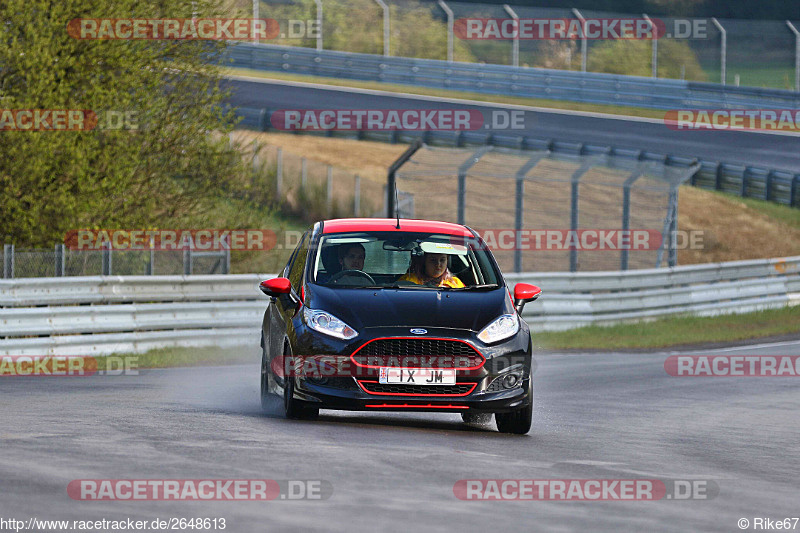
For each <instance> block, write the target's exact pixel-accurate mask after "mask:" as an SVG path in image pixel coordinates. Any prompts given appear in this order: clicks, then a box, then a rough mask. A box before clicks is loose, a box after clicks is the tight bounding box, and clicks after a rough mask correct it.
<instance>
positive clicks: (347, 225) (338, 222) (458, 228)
mask: <svg viewBox="0 0 800 533" xmlns="http://www.w3.org/2000/svg"><path fill="white" fill-rule="evenodd" d="M351 231H398V232H401V231H402V232H406V231H413V232H417V231H419V232H426V231H430V232H432V233H442V234H445V235H458V236H462V237H472V233H471V232H470V231H469V230H468V229H467V228H465V227H464V226H462V225H460V224H453V223H451V222H440V221H436V220H413V219H407V218H401V219H400V229H397V219H396V218H339V219H335V220H325V221H323V229H322V233H323V234H327V233H344V232H351Z"/></svg>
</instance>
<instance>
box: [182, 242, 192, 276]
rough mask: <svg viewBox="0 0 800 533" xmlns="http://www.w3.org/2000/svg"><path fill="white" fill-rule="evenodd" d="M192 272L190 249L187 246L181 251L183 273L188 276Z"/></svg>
mask: <svg viewBox="0 0 800 533" xmlns="http://www.w3.org/2000/svg"><path fill="white" fill-rule="evenodd" d="M191 273H192V249H191V248H187V249H185V250H184V251H183V275H184V276H189V275H191Z"/></svg>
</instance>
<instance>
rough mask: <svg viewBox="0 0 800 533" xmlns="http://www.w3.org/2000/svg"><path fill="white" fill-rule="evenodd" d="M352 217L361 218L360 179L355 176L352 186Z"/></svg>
mask: <svg viewBox="0 0 800 533" xmlns="http://www.w3.org/2000/svg"><path fill="white" fill-rule="evenodd" d="M353 216H354V217H359V216H361V177H360V176H356V179H355V184H354V185H353Z"/></svg>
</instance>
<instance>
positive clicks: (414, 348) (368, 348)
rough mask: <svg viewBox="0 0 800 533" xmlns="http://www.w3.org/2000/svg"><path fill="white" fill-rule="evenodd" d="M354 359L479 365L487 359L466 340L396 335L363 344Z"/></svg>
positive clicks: (415, 364)
mask: <svg viewBox="0 0 800 533" xmlns="http://www.w3.org/2000/svg"><path fill="white" fill-rule="evenodd" d="M353 360H354V361H355V363H356V364H358V365H365V366H402V367H407V368H426V367H431V368H478V367H480V366H482V365H483V363H484V361H485V359H484V357H483V356H482V355H481V354H480V352H478V351H477V350H476V349H475V348H473V347H472V346H471V345H469V344H467V343H466V342H462V341H457V340H451V339H420V338H415V337H412V338H406V337H393V338H386V339H375V340H373V341H368V342H366V343H365V344H363V345H361V346H360V347H359V348H358V349H357V350H356V351H355V352H354V353H353Z"/></svg>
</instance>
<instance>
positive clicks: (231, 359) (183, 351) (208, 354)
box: [95, 345, 260, 370]
mask: <svg viewBox="0 0 800 533" xmlns="http://www.w3.org/2000/svg"><path fill="white" fill-rule="evenodd" d="M259 353H260V348H259V347H258V346H257V345H255V346H252V347H244V348H216V347H206V348H182V347H171V348H158V349H155V350H149V351H147V352H145V353H141V354H136V353H117V354H112V355H106V356H96V357H95V360H97V369H98V370H119V369H120V367H121V366H122V365H128V366H129V368H130V369H131V370H133V369H142V368H172V367H187V366H219V365H233V364H243V363H258V362H259V361H260V356H259Z"/></svg>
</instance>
